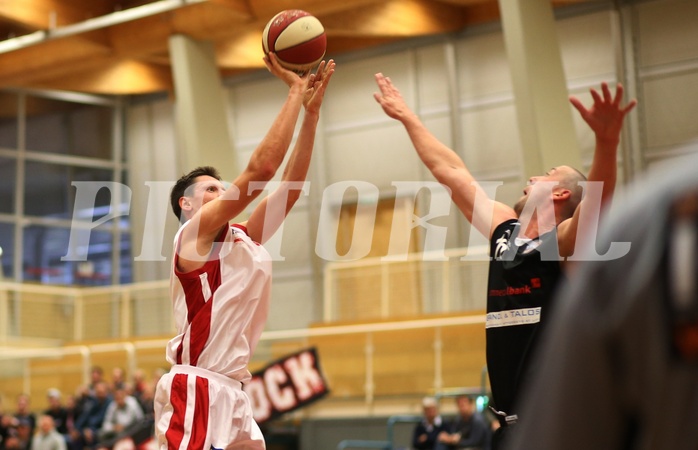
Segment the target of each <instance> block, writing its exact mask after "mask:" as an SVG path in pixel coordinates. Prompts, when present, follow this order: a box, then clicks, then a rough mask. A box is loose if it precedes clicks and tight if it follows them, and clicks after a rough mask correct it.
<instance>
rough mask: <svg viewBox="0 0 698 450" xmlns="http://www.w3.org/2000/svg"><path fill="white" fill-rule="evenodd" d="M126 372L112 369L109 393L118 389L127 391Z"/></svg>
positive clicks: (115, 368)
mask: <svg viewBox="0 0 698 450" xmlns="http://www.w3.org/2000/svg"><path fill="white" fill-rule="evenodd" d="M128 387H129V386H128V383H127V382H126V372H124V369H122V368H121V367H114V368H113V369H112V371H111V391H112V392H116V391H117V390H119V389H127V388H128Z"/></svg>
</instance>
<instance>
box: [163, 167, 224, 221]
mask: <svg viewBox="0 0 698 450" xmlns="http://www.w3.org/2000/svg"><path fill="white" fill-rule="evenodd" d="M204 175H208V176H209V177H213V178H215V179H216V180H218V181H221V176H220V174H219V173H218V170H216V169H215V168H214V167H211V166H201V167H197V168H196V169H194V170H192V171H190V172H189V173H187V174H184V175H182V176H181V177H180V178H179V180H177V182H176V183H175V185H174V186H173V187H172V191H170V205H171V206H172V212H174V214H175V216H177V219H179V220H181V216H182V207H181V206H179V199H180V198H182V197H184V193H185V192H186V191H187V189H188V188H189V186H191V185H192V184H194V183H195V182H196V179H197V178H198V177H201V176H204Z"/></svg>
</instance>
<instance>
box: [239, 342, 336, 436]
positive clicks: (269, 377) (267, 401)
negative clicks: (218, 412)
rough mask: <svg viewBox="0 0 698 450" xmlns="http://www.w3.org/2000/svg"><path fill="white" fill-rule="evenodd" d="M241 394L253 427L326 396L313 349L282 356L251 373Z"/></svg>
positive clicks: (324, 385)
mask: <svg viewBox="0 0 698 450" xmlns="http://www.w3.org/2000/svg"><path fill="white" fill-rule="evenodd" d="M244 390H245V392H247V395H248V396H249V397H250V400H251V402H252V411H253V414H254V419H255V420H256V421H257V423H263V422H266V421H267V420H272V419H275V418H277V417H279V416H281V415H282V414H284V413H287V412H290V411H293V410H296V409H299V408H302V407H303V406H305V405H308V404H310V403H312V402H314V401H316V400H319V399H320V398H322V397H324V396H325V395H326V394H327V393H328V392H329V389H328V387H327V382H326V381H325V377H324V376H323V374H322V371H321V370H320V362H319V360H318V356H317V351H316V349H315V348H314V347H313V348H309V349H305V350H301V351H299V352H297V353H294V354H292V355H288V356H284V357H283V358H280V359H278V360H276V361H274V362H272V363H270V364H268V365H267V366H266V367H265V368H264V369H262V370H260V371H258V372H255V373H253V374H252V381H250V382H249V383H247V384H246V385H245V387H244Z"/></svg>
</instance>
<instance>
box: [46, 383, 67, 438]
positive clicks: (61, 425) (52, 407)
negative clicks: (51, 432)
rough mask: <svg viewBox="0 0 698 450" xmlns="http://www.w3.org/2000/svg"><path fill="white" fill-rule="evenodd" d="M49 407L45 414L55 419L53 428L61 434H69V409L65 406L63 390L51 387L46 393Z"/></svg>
mask: <svg viewBox="0 0 698 450" xmlns="http://www.w3.org/2000/svg"><path fill="white" fill-rule="evenodd" d="M46 399H47V400H48V408H47V409H46V411H44V414H45V415H47V416H49V417H51V418H52V419H53V428H55V430H56V431H57V432H58V433H59V434H61V435H67V434H68V410H67V409H66V408H65V407H64V406H63V398H62V395H61V391H59V390H58V389H56V388H51V389H49V390H48V392H47V393H46Z"/></svg>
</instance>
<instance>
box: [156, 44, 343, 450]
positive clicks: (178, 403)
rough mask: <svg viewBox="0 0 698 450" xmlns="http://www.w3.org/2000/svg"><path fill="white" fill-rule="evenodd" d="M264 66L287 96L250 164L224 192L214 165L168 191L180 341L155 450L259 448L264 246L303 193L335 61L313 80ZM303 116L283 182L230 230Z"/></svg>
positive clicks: (160, 401)
mask: <svg viewBox="0 0 698 450" xmlns="http://www.w3.org/2000/svg"><path fill="white" fill-rule="evenodd" d="M265 63H266V65H267V68H268V69H269V70H270V71H271V72H272V73H273V74H274V75H275V76H277V77H278V78H280V79H281V80H283V81H284V82H285V83H286V84H288V86H289V88H290V90H289V93H288V97H287V98H286V101H285V103H284V105H283V106H282V109H281V111H280V113H279V115H278V116H277V118H276V120H275V121H274V123H273V124H272V126H271V128H270V130H269V132H268V133H267V135H266V136H265V138H264V139H263V140H262V142H261V143H260V145H259V146H258V147H257V149H256V150H255V151H254V152H253V154H252V156H251V158H250V162H249V164H248V166H247V168H246V169H245V170H244V171H243V172H242V173H241V174H240V175H239V176H238V177H237V178H236V179H235V181H234V182H233V184H232V185H231V186H230V187H229V188H228V189H225V188H224V186H223V183H222V182H221V177H220V176H219V175H218V172H217V171H216V169H214V168H212V167H199V168H196V169H194V170H193V171H191V172H189V173H188V174H186V175H184V176H183V177H182V178H180V179H179V180H178V181H177V183H176V184H175V186H174V188H173V189H172V194H171V202H172V208H173V210H174V213H175V214H176V215H177V217H179V218H180V220H182V221H185V223H184V225H182V227H181V228H180V229H179V231H178V232H177V235H176V236H175V251H174V256H173V262H172V264H173V267H172V276H171V282H170V290H171V295H172V302H173V307H174V316H175V322H176V326H177V330H178V333H179V334H178V335H177V336H176V337H175V338H173V339H172V340H171V341H170V343H169V345H168V347H167V359H168V361H169V362H170V363H171V364H172V365H173V366H172V369H171V370H170V372H169V373H168V374H166V375H165V376H163V377H162V378H161V380H160V382H159V383H158V386H157V391H156V395H155V433H156V437H157V440H158V446H159V448H160V450H211V449H264V448H265V444H264V437H263V436H262V433H261V431H260V429H259V427H258V426H257V424H256V423H255V421H254V419H253V417H252V409H251V407H250V402H249V399H248V397H247V395H246V394H245V393H244V392H243V391H242V385H243V384H244V383H246V382H247V381H249V379H250V378H251V375H250V372H249V370H248V367H247V366H248V363H249V360H250V357H251V355H252V353H253V352H254V349H255V346H256V345H257V342H258V341H259V338H260V336H261V334H262V330H263V328H264V325H265V322H266V318H267V312H268V309H269V296H270V290H271V257H270V255H269V254H268V253H267V251H266V250H265V249H264V248H263V247H262V245H261V244H262V243H264V242H265V241H266V240H267V239H268V238H270V237H271V236H272V235H273V234H274V232H275V231H276V230H277V229H278V227H279V226H280V225H281V222H282V221H283V219H284V218H285V217H286V215H287V214H288V212H289V211H290V210H291V207H292V206H293V205H294V203H295V202H296V200H298V198H299V197H300V190H299V186H298V185H297V183H294V182H303V181H304V180H305V178H306V175H307V173H308V167H309V164H310V157H311V154H312V149H313V145H314V140H315V131H316V128H317V122H318V119H319V113H320V106H321V105H322V100H323V98H324V94H325V89H326V88H327V84H328V83H329V80H330V78H331V76H332V74H333V73H334V67H335V64H334V62H333V61H332V60H330V61H329V62H328V63H325V62H324V61H323V62H322V63H321V64H320V66H319V67H318V69H317V72H316V73H315V74H305V75H303V76H299V75H298V74H296V73H294V72H292V71H289V70H286V69H284V68H282V67H281V66H280V65H279V64H278V62H277V61H276V58H275V56H274V55H273V54H270V55H269V56H268V57H265ZM301 106H303V107H305V115H304V117H303V121H302V125H301V128H300V131H299V134H298V138H297V139H296V144H295V147H294V149H293V152H292V153H291V156H290V157H289V161H288V163H287V165H286V168H285V170H284V174H283V177H282V183H281V185H280V186H279V188H278V189H276V190H275V191H274V192H273V193H272V194H270V195H269V196H267V197H266V198H264V199H263V200H262V201H261V202H260V203H259V205H258V206H257V207H256V208H255V209H254V211H253V212H252V214H251V215H250V217H249V219H248V220H247V221H246V222H243V223H240V224H235V225H230V221H232V220H233V219H234V218H235V217H236V216H238V215H239V214H240V213H242V212H243V211H244V210H245V208H246V207H247V206H248V205H249V204H250V202H252V200H254V199H255V198H256V197H257V196H258V195H259V193H260V192H262V189H263V187H264V184H265V183H266V182H268V181H269V180H270V179H271V178H272V177H273V176H274V174H275V173H276V171H277V169H278V168H279V166H280V165H281V163H282V162H283V160H284V157H285V154H286V151H287V149H288V148H289V146H290V144H291V140H292V138H293V132H294V129H295V126H296V122H297V120H298V117H299V115H300V109H301Z"/></svg>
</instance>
